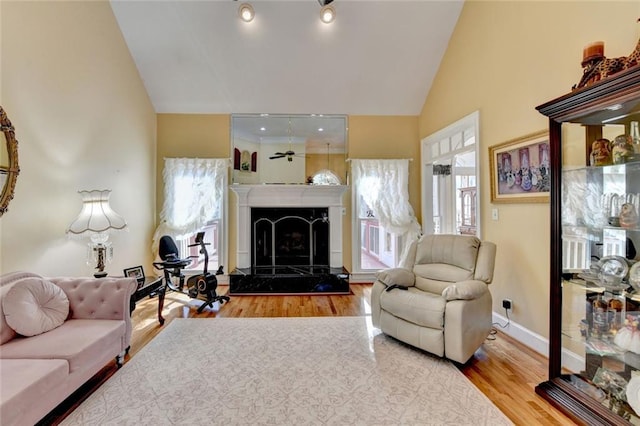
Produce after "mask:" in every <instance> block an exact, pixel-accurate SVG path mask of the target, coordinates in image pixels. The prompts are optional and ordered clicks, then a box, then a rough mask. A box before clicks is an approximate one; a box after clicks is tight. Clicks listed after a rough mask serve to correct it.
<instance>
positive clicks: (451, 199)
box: [421, 112, 480, 235]
mask: <svg viewBox="0 0 640 426" xmlns="http://www.w3.org/2000/svg"><path fill="white" fill-rule="evenodd" d="M477 134H478V113H477V112H475V113H473V114H470V115H469V116H467V117H465V118H463V119H461V120H459V121H457V122H456V123H454V124H452V125H450V126H448V127H446V128H444V129H442V130H440V131H438V132H436V133H435V134H433V135H431V136H428V137H427V138H425V139H424V140H423V141H422V145H421V153H422V154H421V158H422V167H423V186H422V187H423V194H422V226H423V231H424V233H426V234H470V235H479V229H478V224H479V223H480V220H479V210H478V187H477V182H478V176H479V167H477V158H478V144H477V143H476V141H477Z"/></svg>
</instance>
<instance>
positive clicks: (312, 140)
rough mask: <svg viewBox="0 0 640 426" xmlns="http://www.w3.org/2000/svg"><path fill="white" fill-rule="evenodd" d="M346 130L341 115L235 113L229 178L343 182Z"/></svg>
mask: <svg viewBox="0 0 640 426" xmlns="http://www.w3.org/2000/svg"><path fill="white" fill-rule="evenodd" d="M347 131H348V125H347V116H345V115H318V114H306V115H302V114H233V115H232V116H231V155H232V163H233V176H232V182H233V183H235V184H267V183H269V184H307V183H314V182H315V183H316V184H327V183H337V184H341V185H346V183H347V164H346V161H345V160H346V156H347ZM327 171H329V173H327ZM331 175H335V179H331V177H332V176H331ZM314 177H315V179H314Z"/></svg>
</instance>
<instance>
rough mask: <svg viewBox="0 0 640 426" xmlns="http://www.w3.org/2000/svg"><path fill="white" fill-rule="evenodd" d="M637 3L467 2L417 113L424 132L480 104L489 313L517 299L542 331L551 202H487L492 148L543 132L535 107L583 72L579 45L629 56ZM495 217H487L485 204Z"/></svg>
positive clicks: (519, 315) (636, 31)
mask: <svg viewBox="0 0 640 426" xmlns="http://www.w3.org/2000/svg"><path fill="white" fill-rule="evenodd" d="M638 17H640V2H637V1H633V2H631V1H627V2H613V1H602V2H539V1H535V2H524V1H517V2H502V1H500V2H497V1H496V2H491V1H468V2H466V3H465V6H464V8H463V11H462V14H461V16H460V19H459V21H458V24H457V27H456V29H455V31H454V33H453V36H452V38H451V40H450V42H449V47H448V49H447V52H446V54H445V57H444V60H443V62H442V64H441V66H440V69H439V72H438V75H437V76H436V78H435V80H434V84H433V87H432V89H431V91H430V93H429V96H428V97H427V99H426V101H425V104H424V107H423V110H422V113H421V115H420V119H419V128H420V137H421V138H424V137H425V136H427V135H429V134H431V133H433V132H435V131H437V130H438V129H440V128H442V127H445V126H447V125H448V124H450V123H452V122H454V121H455V120H458V119H459V118H461V117H463V116H465V115H467V114H469V113H471V112H473V111H476V110H479V111H480V146H481V170H480V173H481V181H480V186H481V191H482V193H481V214H482V229H483V232H484V235H483V237H484V238H486V239H488V240H491V241H494V242H495V243H496V244H497V246H498V255H497V263H496V274H495V279H494V282H493V284H492V285H491V291H492V293H493V298H494V305H493V308H494V311H496V312H499V313H504V310H503V309H502V305H501V301H502V299H504V298H510V299H512V300H513V303H514V308H513V314H512V319H513V320H514V321H515V322H516V323H519V324H521V325H522V326H524V327H526V328H528V329H529V330H531V331H533V332H535V333H538V334H540V335H543V336H548V328H549V327H548V312H549V309H548V305H549V279H548V276H549V205H548V204H495V205H492V204H491V202H490V190H489V169H488V164H489V161H488V148H489V146H491V145H494V144H497V143H500V142H504V141H507V140H510V139H513V138H517V137H519V136H522V135H525V134H528V133H532V132H535V131H537V130H543V129H545V128H546V127H547V120H546V118H545V117H544V116H542V115H541V114H539V113H538V112H537V111H536V110H535V107H536V106H537V105H539V104H541V103H543V102H546V101H548V100H550V99H552V98H555V97H558V96H560V95H563V94H565V93H567V92H569V91H570V89H571V86H572V85H573V84H575V83H577V82H578V81H579V80H580V77H581V75H582V69H581V67H580V61H581V60H582V48H583V47H584V46H585V45H586V44H588V43H590V42H592V41H596V40H604V41H605V55H606V56H608V57H615V56H623V55H628V54H629V53H631V51H632V50H633V49H634V47H635V45H636V43H637V41H638V37H639V36H640V24H637V23H636V22H635V21H636V19H637V18H638ZM492 208H498V209H499V218H500V219H499V220H498V221H493V220H491V209H492Z"/></svg>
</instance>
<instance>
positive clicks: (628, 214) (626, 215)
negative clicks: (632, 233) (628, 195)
mask: <svg viewBox="0 0 640 426" xmlns="http://www.w3.org/2000/svg"><path fill="white" fill-rule="evenodd" d="M620 226H622V227H623V228H635V227H637V226H638V212H636V208H635V206H634V205H633V204H631V203H624V204H623V205H622V207H621V208H620Z"/></svg>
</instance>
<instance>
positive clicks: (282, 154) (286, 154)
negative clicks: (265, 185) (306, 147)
mask: <svg viewBox="0 0 640 426" xmlns="http://www.w3.org/2000/svg"><path fill="white" fill-rule="evenodd" d="M294 155H296V153H295V152H293V151H291V150H289V151H285V152H275V153H274V154H273V155H272V156H271V157H269V160H274V159H276V158H284V157H287V161H293V156H294Z"/></svg>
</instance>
